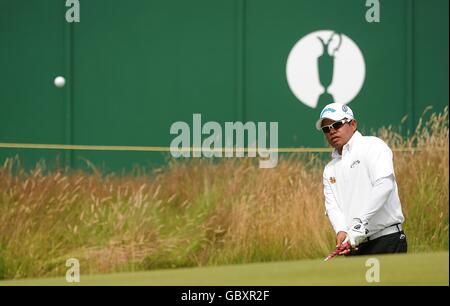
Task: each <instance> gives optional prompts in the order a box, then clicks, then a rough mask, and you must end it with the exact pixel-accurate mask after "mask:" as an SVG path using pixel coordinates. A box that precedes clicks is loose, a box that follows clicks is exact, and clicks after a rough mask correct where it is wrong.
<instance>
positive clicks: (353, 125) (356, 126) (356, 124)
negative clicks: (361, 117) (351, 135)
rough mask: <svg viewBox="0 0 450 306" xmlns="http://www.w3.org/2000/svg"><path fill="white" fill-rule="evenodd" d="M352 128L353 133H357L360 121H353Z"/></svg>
mask: <svg viewBox="0 0 450 306" xmlns="http://www.w3.org/2000/svg"><path fill="white" fill-rule="evenodd" d="M352 127H353V132H354V131H356V129H357V128H358V121H356V120H355V119H353V120H352Z"/></svg>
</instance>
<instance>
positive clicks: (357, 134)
mask: <svg viewBox="0 0 450 306" xmlns="http://www.w3.org/2000/svg"><path fill="white" fill-rule="evenodd" d="M361 137H362V135H361V133H360V132H358V131H355V133H353V135H352V137H351V138H350V140H349V141H348V142H347V143H346V144H345V145H344V147H343V148H342V153H343V152H344V151H349V152H350V151H351V150H352V148H353V147H354V146H355V144H356V143H357V142H358V139H360V138H361ZM331 157H332V158H338V157H341V155H340V154H339V153H338V151H337V150H336V149H334V150H333V152H332V153H331Z"/></svg>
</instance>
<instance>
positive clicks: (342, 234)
mask: <svg viewBox="0 0 450 306" xmlns="http://www.w3.org/2000/svg"><path fill="white" fill-rule="evenodd" d="M345 238H347V233H346V232H339V233H337V235H336V247H337V248H338V247H340V246H341V244H342V242H344V240H345Z"/></svg>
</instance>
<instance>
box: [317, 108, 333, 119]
mask: <svg viewBox="0 0 450 306" xmlns="http://www.w3.org/2000/svg"><path fill="white" fill-rule="evenodd" d="M326 112H332V113H334V112H336V110H335V109H334V108H331V107H327V108H325V109H324V110H323V111H322V112H321V113H320V117H321V118H322V117H323V115H324V114H325V113H326Z"/></svg>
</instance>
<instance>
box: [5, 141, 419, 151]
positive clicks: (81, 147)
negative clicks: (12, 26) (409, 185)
mask: <svg viewBox="0 0 450 306" xmlns="http://www.w3.org/2000/svg"><path fill="white" fill-rule="evenodd" d="M0 148H4V149H49V150H83V151H141V152H170V147H145V146H96V145H63V144H31V143H0ZM421 150H422V149H421V148H394V149H392V151H394V152H415V151H421ZM177 151H178V152H180V151H181V152H187V151H189V152H205V151H207V152H249V151H251V152H257V149H256V148H225V149H206V150H205V149H203V148H195V147H193V148H192V147H190V148H187V149H177ZM262 151H263V152H279V153H326V152H331V151H332V149H331V148H275V149H262Z"/></svg>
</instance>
